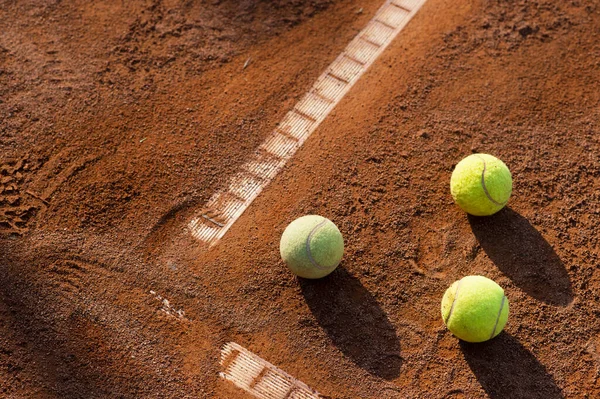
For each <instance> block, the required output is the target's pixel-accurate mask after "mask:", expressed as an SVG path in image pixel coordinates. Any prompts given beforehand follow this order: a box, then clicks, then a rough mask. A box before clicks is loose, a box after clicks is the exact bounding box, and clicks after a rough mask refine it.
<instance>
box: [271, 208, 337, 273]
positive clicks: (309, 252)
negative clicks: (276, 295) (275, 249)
mask: <svg viewBox="0 0 600 399" xmlns="http://www.w3.org/2000/svg"><path fill="white" fill-rule="evenodd" d="M279 252H280V253H281V257H282V258H283V260H284V261H285V263H286V264H287V266H288V267H289V268H290V270H291V271H292V272H293V273H294V274H295V275H297V276H300V277H304V278H321V277H325V276H327V275H328V274H329V273H331V272H332V271H334V270H335V268H336V267H337V265H338V264H339V263H340V261H341V260H342V255H343V254H344V239H343V237H342V233H340V231H339V230H338V228H337V226H336V225H335V224H333V222H332V221H331V220H329V219H327V218H324V217H323V216H317V215H307V216H302V217H301V218H298V219H296V220H294V221H293V222H292V223H290V224H289V225H288V226H287V227H286V229H285V231H284V232H283V235H282V236H281V241H280V243H279Z"/></svg>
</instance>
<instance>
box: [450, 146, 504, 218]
mask: <svg viewBox="0 0 600 399" xmlns="http://www.w3.org/2000/svg"><path fill="white" fill-rule="evenodd" d="M450 192H451V193H452V198H454V202H456V204H457V205H458V206H459V207H460V208H461V209H462V210H463V211H465V212H467V213H470V214H471V215H475V216H489V215H493V214H494V213H496V212H498V211H499V210H500V209H502V208H504V205H506V203H507V202H508V199H509V198H510V194H511V193H512V176H511V175H510V170H508V167H507V166H506V165H505V164H504V162H502V161H501V160H499V159H498V158H496V157H493V156H491V155H488V154H473V155H469V156H468V157H466V158H465V159H463V160H462V161H460V162H459V163H458V165H456V168H454V172H452V177H451V178H450Z"/></svg>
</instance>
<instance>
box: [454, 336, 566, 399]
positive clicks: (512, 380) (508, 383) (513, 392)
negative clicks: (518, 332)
mask: <svg viewBox="0 0 600 399" xmlns="http://www.w3.org/2000/svg"><path fill="white" fill-rule="evenodd" d="M460 347H461V350H462V352H463V355H464V356H465V360H466V361H467V363H468V364H469V367H470V368H471V370H472V371H473V373H474V374H475V377H476V378H477V380H478V381H479V383H480V384H481V386H482V387H483V389H484V390H485V392H486V393H487V394H488V396H489V397H490V399H506V398H515V399H518V398H523V399H525V398H527V399H535V398H539V399H562V398H564V395H563V394H562V392H561V390H560V388H559V387H558V386H557V385H556V382H555V381H554V378H553V377H552V376H551V375H550V374H549V373H548V371H547V370H546V367H544V365H543V364H541V363H540V362H539V361H538V360H537V359H536V358H535V356H534V355H533V354H532V353H531V352H529V351H528V350H527V348H525V347H524V346H523V345H521V343H520V342H519V341H518V340H517V339H516V338H515V337H513V336H511V335H509V334H507V333H506V332H503V333H501V334H500V335H498V336H497V337H496V338H494V339H492V340H490V341H487V342H483V343H478V344H471V343H468V342H464V341H460Z"/></svg>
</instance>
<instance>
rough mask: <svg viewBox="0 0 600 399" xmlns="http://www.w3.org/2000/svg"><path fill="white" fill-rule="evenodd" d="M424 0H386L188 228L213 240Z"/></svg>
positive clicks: (218, 236)
mask: <svg viewBox="0 0 600 399" xmlns="http://www.w3.org/2000/svg"><path fill="white" fill-rule="evenodd" d="M425 1H426V0H387V1H386V2H385V3H384V4H383V6H382V7H381V8H380V9H379V10H378V11H377V13H376V14H375V16H374V17H373V19H371V21H369V23H368V24H367V26H366V27H365V28H364V29H363V30H362V31H360V32H359V33H358V35H356V37H355V38H354V39H353V40H352V41H351V42H350V44H348V46H347V47H346V49H345V50H344V51H343V52H342V53H341V54H340V55H339V56H338V57H337V58H336V59H335V61H333V63H332V64H331V65H330V66H329V67H328V68H327V69H326V70H325V72H323V74H322V75H321V76H319V78H318V79H317V81H316V82H315V83H314V85H313V86H312V87H311V88H310V90H309V91H308V93H306V94H305V95H304V97H303V98H302V99H301V100H300V101H299V102H298V104H296V106H295V107H294V108H293V109H292V110H291V111H289V112H288V113H287V115H285V117H284V118H283V120H282V121H281V122H280V123H279V125H278V126H277V128H275V130H274V131H273V132H272V133H271V135H269V137H268V138H267V139H266V140H265V142H264V143H263V144H262V145H261V146H260V147H259V149H258V150H257V151H256V152H255V153H254V154H253V155H252V156H251V157H250V159H249V160H248V161H247V162H246V163H245V164H244V165H242V167H241V170H240V171H239V172H238V173H237V174H236V175H234V176H233V178H232V179H231V180H230V182H229V185H228V186H227V187H226V188H225V189H222V190H220V191H217V192H216V193H215V194H213V196H212V197H211V198H210V199H209V200H208V202H207V203H206V205H205V207H204V208H203V209H202V211H201V212H200V213H199V214H197V215H196V216H195V217H193V218H192V220H191V221H190V222H189V223H188V228H189V230H190V232H191V234H192V235H193V236H194V237H195V238H197V239H198V240H200V241H202V242H204V243H207V244H209V245H210V246H213V245H214V244H216V243H217V242H218V241H219V240H220V239H221V237H223V235H224V234H225V233H226V232H227V230H229V228H230V227H231V226H232V225H233V223H235V221H236V220H237V219H238V218H239V217H240V215H241V214H242V213H244V211H245V210H246V208H248V206H250V204H251V203H252V201H254V199H255V198H256V197H258V195H259V194H260V193H261V191H262V190H263V189H264V188H265V187H266V186H267V185H268V184H269V183H270V182H271V180H272V179H273V178H274V177H275V176H276V175H277V173H278V172H279V171H280V170H281V169H282V168H283V166H284V165H285V164H286V162H287V161H288V160H289V159H290V158H291V157H292V156H293V155H294V154H295V153H296V151H297V150H298V148H300V147H301V146H302V144H303V143H304V141H305V140H306V139H307V138H308V137H309V136H310V135H311V134H312V132H313V131H314V130H315V129H316V128H317V127H318V126H319V125H320V124H321V122H322V121H323V120H324V119H325V118H326V117H327V115H328V114H329V113H330V112H331V110H332V109H333V108H335V106H336V105H337V104H338V103H339V102H340V100H341V99H342V98H343V97H344V95H346V93H347V92H348V90H350V88H351V87H352V86H353V85H354V83H356V82H357V81H358V79H359V78H360V77H361V76H362V75H363V74H364V73H365V71H366V70H367V69H368V68H369V67H370V66H371V64H373V62H374V61H375V60H376V59H377V58H378V57H379V56H380V55H381V53H382V52H383V50H385V49H386V47H387V46H388V45H389V44H390V43H391V42H392V40H394V38H395V37H396V36H397V35H398V33H400V31H402V29H403V28H404V27H405V26H406V24H407V23H408V21H410V20H411V18H412V17H413V16H414V15H415V14H416V13H417V11H418V10H419V8H421V6H422V5H423V3H425Z"/></svg>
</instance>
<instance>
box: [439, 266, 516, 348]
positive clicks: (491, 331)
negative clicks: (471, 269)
mask: <svg viewBox="0 0 600 399" xmlns="http://www.w3.org/2000/svg"><path fill="white" fill-rule="evenodd" d="M442 319H443V320H444V324H446V327H448V330H450V331H451V332H452V334H454V335H455V336H457V337H458V338H460V339H462V340H463V341H467V342H483V341H487V340H488V339H492V338H494V337H495V336H496V335H498V334H500V332H501V331H502V330H503V329H504V326H505V325H506V321H507V320H508V299H507V298H506V296H505V295H504V290H503V289H502V287H500V286H499V285H498V284H496V283H495V282H494V281H493V280H490V279H489V278H486V277H483V276H466V277H463V278H462V279H460V280H458V281H455V282H454V284H452V285H451V286H450V288H448V289H447V290H446V292H445V293H444V298H443V299H442Z"/></svg>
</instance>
